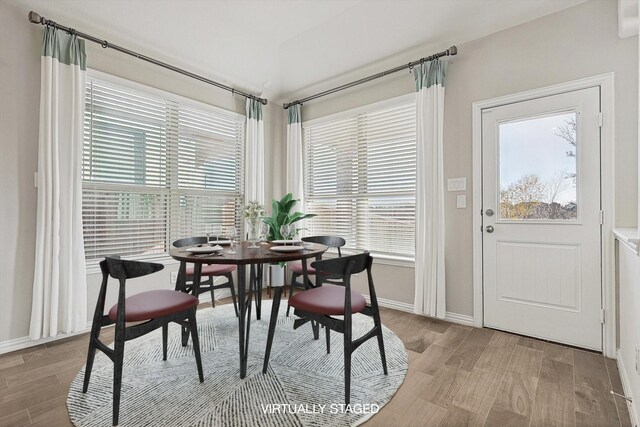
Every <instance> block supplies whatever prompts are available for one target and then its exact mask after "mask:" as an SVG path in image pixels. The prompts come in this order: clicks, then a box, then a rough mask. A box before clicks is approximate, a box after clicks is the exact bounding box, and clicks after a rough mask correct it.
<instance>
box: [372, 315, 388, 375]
mask: <svg viewBox="0 0 640 427" xmlns="http://www.w3.org/2000/svg"><path fill="white" fill-rule="evenodd" d="M373 324H374V325H375V327H376V329H377V330H378V332H377V333H376V335H377V336H378V348H379V349H380V358H381V359H382V370H383V371H384V374H385V375H387V356H386V355H385V352H384V340H383V338H382V322H381V321H380V311H379V309H378V306H377V304H376V306H375V307H374V311H373Z"/></svg>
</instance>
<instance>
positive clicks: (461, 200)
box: [456, 194, 467, 209]
mask: <svg viewBox="0 0 640 427" xmlns="http://www.w3.org/2000/svg"><path fill="white" fill-rule="evenodd" d="M456 208H458V209H466V208H467V196H465V195H464V194H461V195H459V196H457V197H456Z"/></svg>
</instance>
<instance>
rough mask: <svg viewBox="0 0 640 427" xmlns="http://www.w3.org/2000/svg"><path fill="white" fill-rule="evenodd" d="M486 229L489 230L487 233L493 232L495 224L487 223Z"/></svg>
mask: <svg viewBox="0 0 640 427" xmlns="http://www.w3.org/2000/svg"><path fill="white" fill-rule="evenodd" d="M485 230H486V231H487V233H493V225H487V226H486V228H485Z"/></svg>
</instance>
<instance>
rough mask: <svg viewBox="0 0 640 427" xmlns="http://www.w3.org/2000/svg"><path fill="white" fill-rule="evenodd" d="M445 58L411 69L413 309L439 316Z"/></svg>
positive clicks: (442, 279)
mask: <svg viewBox="0 0 640 427" xmlns="http://www.w3.org/2000/svg"><path fill="white" fill-rule="evenodd" d="M446 65H447V64H446V62H440V61H431V62H427V63H425V64H421V65H420V66H419V67H416V68H415V69H414V77H415V81H416V92H417V93H416V126H417V133H416V143H417V153H416V157H417V182H416V261H415V271H416V291H415V301H414V312H415V313H417V314H422V315H425V316H433V317H439V318H444V317H445V314H446V299H445V275H444V227H445V224H444V156H443V150H444V143H443V138H442V136H443V128H444V80H445V74H446Z"/></svg>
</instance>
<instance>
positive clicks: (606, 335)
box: [472, 73, 616, 358]
mask: <svg viewBox="0 0 640 427" xmlns="http://www.w3.org/2000/svg"><path fill="white" fill-rule="evenodd" d="M591 87H598V88H600V105H601V112H602V114H603V118H604V120H603V125H602V127H601V134H600V138H601V139H600V144H601V156H600V169H601V182H602V187H601V189H600V191H601V201H602V202H601V203H602V210H603V212H604V220H603V224H602V230H601V231H602V305H603V308H604V309H605V313H606V319H605V324H604V327H603V331H602V332H603V334H602V336H603V338H602V344H603V345H602V349H603V353H604V355H605V356H607V357H612V358H613V357H615V354H616V344H615V338H616V305H615V270H614V268H615V251H614V234H613V221H614V218H615V204H614V172H615V170H614V155H615V127H614V125H615V120H614V117H615V115H614V74H613V73H607V74H601V75H598V76H594V77H587V78H584V79H580V80H574V81H570V82H566V83H561V84H557V85H552V86H547V87H543V88H539V89H534V90H529V91H525V92H519V93H515V94H512V95H507V96H501V97H498V98H493V99H488V100H484V101H478V102H474V103H473V105H472V132H473V143H472V153H473V174H472V176H473V319H474V320H473V323H474V326H476V327H479V328H480V327H482V326H483V324H484V312H483V301H482V298H483V293H482V291H483V287H482V277H483V276H482V233H481V232H480V226H481V225H482V215H481V212H480V209H481V208H482V110H484V109H488V108H495V107H499V106H502V105H507V104H513V103H515V102H522V101H529V100H532V99H537V98H543V97H546V96H551V95H557V94H561V93H567V92H573V91H576V90H581V89H587V88H591Z"/></svg>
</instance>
